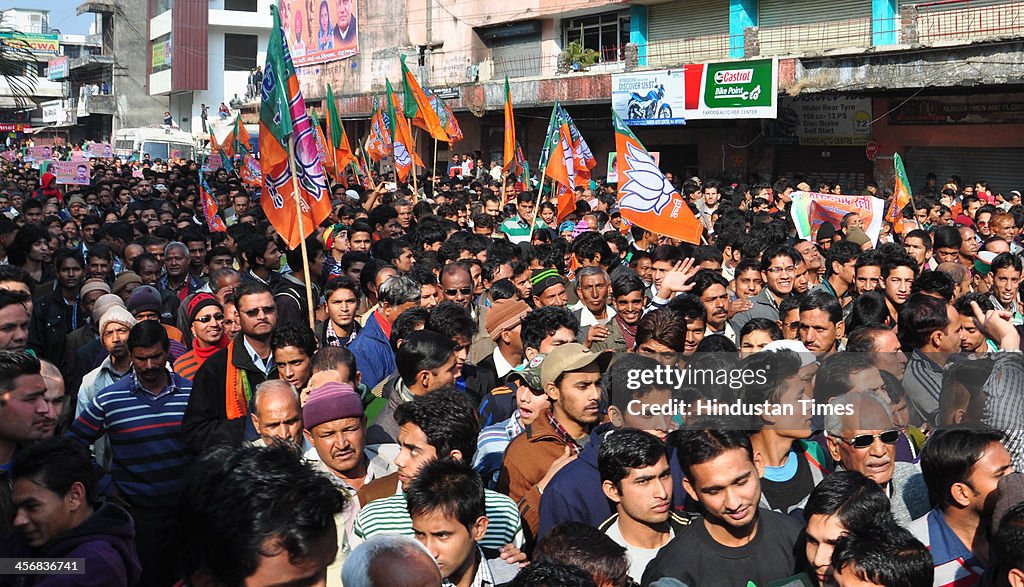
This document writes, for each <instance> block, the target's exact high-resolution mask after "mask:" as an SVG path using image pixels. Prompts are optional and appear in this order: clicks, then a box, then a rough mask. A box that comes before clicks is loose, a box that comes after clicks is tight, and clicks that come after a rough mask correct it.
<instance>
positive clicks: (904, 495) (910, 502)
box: [819, 391, 931, 526]
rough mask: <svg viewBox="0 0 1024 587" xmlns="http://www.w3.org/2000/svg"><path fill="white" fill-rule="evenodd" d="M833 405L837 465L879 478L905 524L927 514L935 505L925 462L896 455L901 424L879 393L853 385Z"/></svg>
mask: <svg viewBox="0 0 1024 587" xmlns="http://www.w3.org/2000/svg"><path fill="white" fill-rule="evenodd" d="M819 408H820V406H819ZM828 408H829V410H828V414H827V415H826V416H825V434H826V445H827V446H828V451H829V454H830V455H831V456H832V459H833V460H834V461H835V463H836V470H837V471H838V470H839V469H845V470H848V471H857V472H858V473H861V474H863V475H864V476H865V477H867V478H869V479H871V480H872V481H874V482H875V483H878V485H879V486H880V487H881V488H882V490H883V491H885V494H886V495H887V496H888V497H889V501H890V503H891V504H892V515H893V517H894V518H896V521H897V522H899V524H900V525H902V526H906V525H908V524H909V523H910V521H911V520H915V519H917V518H919V517H921V516H923V515H925V514H927V513H928V510H930V509H931V506H930V503H929V500H928V487H927V486H926V485H925V483H924V478H923V477H922V475H921V468H920V466H918V465H916V464H912V463H902V462H897V461H896V442H897V441H898V440H899V430H897V429H896V426H895V425H894V424H893V420H892V411H891V410H890V408H889V405H888V404H887V403H885V402H883V401H882V400H881V399H879V397H878V395H877V394H875V393H872V392H861V391H853V392H849V393H844V394H842V395H838V396H836V397H834V398H832V399H830V400H829V401H828Z"/></svg>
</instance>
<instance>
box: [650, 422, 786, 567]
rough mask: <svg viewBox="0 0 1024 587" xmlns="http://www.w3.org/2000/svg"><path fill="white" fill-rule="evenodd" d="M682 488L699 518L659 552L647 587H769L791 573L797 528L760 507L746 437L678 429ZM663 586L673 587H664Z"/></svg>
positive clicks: (756, 466)
mask: <svg viewBox="0 0 1024 587" xmlns="http://www.w3.org/2000/svg"><path fill="white" fill-rule="evenodd" d="M677 446H678V448H679V453H678V454H679V455H687V457H688V458H686V459H682V458H680V464H681V465H682V467H683V472H684V474H685V475H686V477H685V478H684V480H683V489H685V490H686V493H687V495H689V496H690V499H692V500H693V501H695V502H697V503H699V504H700V505H701V506H702V509H703V511H704V516H703V517H700V518H697V519H695V520H693V521H692V522H691V523H690V524H689V525H688V526H686V528H685V529H683V530H682V531H681V532H680V533H679V534H677V535H676V537H675V539H674V540H672V541H671V542H669V543H668V544H667V545H665V547H663V548H662V549H661V550H660V551H659V552H658V555H657V556H656V557H654V560H652V561H651V563H650V564H649V565H648V566H647V570H646V571H645V572H644V576H643V581H642V583H643V584H644V585H650V584H652V583H654V582H656V581H658V580H659V579H675V580H676V581H681V582H682V583H684V584H686V585H711V584H714V585H748V584H751V583H752V584H754V585H767V584H769V583H771V582H773V581H776V580H778V579H783V578H786V577H790V576H791V575H793V574H794V572H795V570H796V557H795V555H794V546H795V545H796V543H797V539H798V537H799V535H800V530H801V525H800V523H799V522H797V521H796V520H794V519H793V518H791V517H789V516H786V515H784V514H780V513H778V512H773V511H771V510H767V509H762V508H759V507H758V503H759V502H760V500H761V482H760V479H759V470H760V469H761V459H760V455H758V454H757V453H755V452H754V450H753V448H752V447H751V444H750V438H748V437H747V434H746V432H741V431H734V430H715V429H711V427H710V426H707V427H705V428H704V429H692V430H686V431H683V432H682V434H681V435H680V437H679V439H678V445H677ZM666 584H673V583H668V582H666Z"/></svg>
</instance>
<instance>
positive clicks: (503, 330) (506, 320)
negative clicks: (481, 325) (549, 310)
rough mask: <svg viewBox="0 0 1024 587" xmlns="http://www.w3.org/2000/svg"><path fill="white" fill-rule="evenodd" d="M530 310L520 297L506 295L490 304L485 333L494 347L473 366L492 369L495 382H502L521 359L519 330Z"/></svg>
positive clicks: (521, 350) (521, 347) (521, 344)
mask: <svg viewBox="0 0 1024 587" xmlns="http://www.w3.org/2000/svg"><path fill="white" fill-rule="evenodd" d="M529 313H530V306H529V305H527V303H526V302H524V301H523V300H519V299H512V298H509V299H504V300H498V301H496V302H494V303H493V304H491V309H490V310H489V311H488V312H487V333H488V334H489V335H490V336H491V340H493V341H494V343H495V345H497V346H496V347H495V349H494V351H492V352H491V354H489V355H487V357H485V358H484V359H483V360H481V361H480V362H478V363H477V364H476V367H477V369H483V370H487V371H490V372H493V373H494V381H501V380H502V379H503V378H504V377H505V376H506V375H508V374H509V372H510V371H512V369H514V368H516V367H517V366H518V365H520V364H521V363H522V362H523V341H522V339H521V338H520V336H519V330H520V325H521V324H522V322H523V317H524V316H526V315H527V314H529ZM488 391H490V390H488Z"/></svg>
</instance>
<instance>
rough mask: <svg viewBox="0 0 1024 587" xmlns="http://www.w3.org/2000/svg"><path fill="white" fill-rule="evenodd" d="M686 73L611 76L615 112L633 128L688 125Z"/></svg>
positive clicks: (669, 72) (667, 72)
mask: <svg viewBox="0 0 1024 587" xmlns="http://www.w3.org/2000/svg"><path fill="white" fill-rule="evenodd" d="M684 88H685V83H684V81H683V71H682V70H676V71H653V72H644V73H638V74H624V75H614V76H612V108H614V109H615V111H616V112H617V113H618V114H619V116H620V117H621V118H622V120H624V121H625V122H626V124H628V125H631V126H662V125H673V124H686V119H685V118H684V117H683V110H684V106H683V100H684V94H683V92H684Z"/></svg>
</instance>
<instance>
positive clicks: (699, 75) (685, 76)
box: [612, 59, 779, 126]
mask: <svg viewBox="0 0 1024 587" xmlns="http://www.w3.org/2000/svg"><path fill="white" fill-rule="evenodd" d="M778 93H779V78H778V62H777V61H776V60H775V59H756V60H752V61H730V62H722V63H698V64H692V65H685V66H683V68H682V69H678V70H661V71H650V72H644V73H628V74H617V75H613V76H612V108H613V109H614V110H615V112H616V114H618V115H619V116H620V117H621V118H622V119H623V120H624V121H625V122H626V124H628V125H630V126H653V125H659V124H684V123H685V121H687V120H709V119H710V120H715V119H718V120H729V119H737V118H775V116H776V114H777V112H778V101H779V100H778ZM680 95H681V96H682V97H683V99H682V103H681V104H680V103H679V102H680V101H679V98H678V97H679V96H680Z"/></svg>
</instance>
